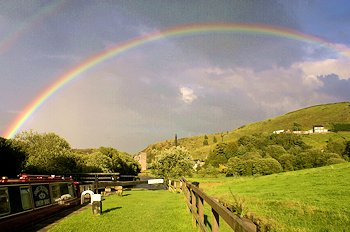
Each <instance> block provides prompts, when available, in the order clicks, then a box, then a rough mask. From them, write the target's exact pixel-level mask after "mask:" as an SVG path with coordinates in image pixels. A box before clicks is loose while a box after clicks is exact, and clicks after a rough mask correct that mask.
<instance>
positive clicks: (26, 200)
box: [21, 186, 32, 210]
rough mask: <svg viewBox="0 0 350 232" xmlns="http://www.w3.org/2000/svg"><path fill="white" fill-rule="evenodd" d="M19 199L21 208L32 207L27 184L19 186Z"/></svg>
mask: <svg viewBox="0 0 350 232" xmlns="http://www.w3.org/2000/svg"><path fill="white" fill-rule="evenodd" d="M21 201H22V208H23V210H27V209H31V208H32V201H31V196H30V188H29V186H25V187H21Z"/></svg>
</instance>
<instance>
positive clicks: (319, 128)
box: [313, 125, 328, 133]
mask: <svg viewBox="0 0 350 232" xmlns="http://www.w3.org/2000/svg"><path fill="white" fill-rule="evenodd" d="M327 132H328V130H327V129H325V128H324V126H322V125H317V126H314V127H313V133H327Z"/></svg>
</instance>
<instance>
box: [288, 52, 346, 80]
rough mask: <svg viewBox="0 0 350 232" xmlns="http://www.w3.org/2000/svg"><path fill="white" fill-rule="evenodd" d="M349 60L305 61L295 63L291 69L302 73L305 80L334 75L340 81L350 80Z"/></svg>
mask: <svg viewBox="0 0 350 232" xmlns="http://www.w3.org/2000/svg"><path fill="white" fill-rule="evenodd" d="M349 67H350V59H349V58H346V57H341V58H338V59H325V60H319V61H305V62H300V63H296V64H294V65H293V66H292V68H297V69H300V70H302V71H303V73H304V78H305V79H313V80H315V79H316V78H317V76H326V75H330V74H336V75H338V76H339V78H340V79H349V78H350V69H349Z"/></svg>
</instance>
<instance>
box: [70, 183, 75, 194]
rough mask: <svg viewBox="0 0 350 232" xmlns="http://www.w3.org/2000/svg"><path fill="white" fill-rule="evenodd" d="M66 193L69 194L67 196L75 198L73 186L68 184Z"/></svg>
mask: <svg viewBox="0 0 350 232" xmlns="http://www.w3.org/2000/svg"><path fill="white" fill-rule="evenodd" d="M68 193H69V195H71V196H72V197H75V191H74V186H73V184H69V185H68Z"/></svg>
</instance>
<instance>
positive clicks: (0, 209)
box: [0, 188, 10, 215]
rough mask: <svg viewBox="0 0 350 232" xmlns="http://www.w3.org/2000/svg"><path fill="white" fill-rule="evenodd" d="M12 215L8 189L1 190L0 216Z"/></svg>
mask: <svg viewBox="0 0 350 232" xmlns="http://www.w3.org/2000/svg"><path fill="white" fill-rule="evenodd" d="M8 213H10V204H9V198H8V191H7V188H0V215H4V214H8Z"/></svg>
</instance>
